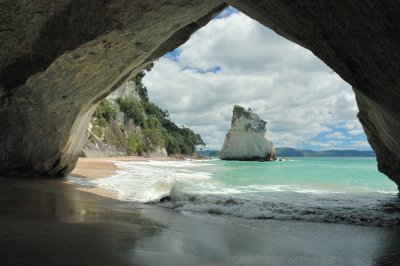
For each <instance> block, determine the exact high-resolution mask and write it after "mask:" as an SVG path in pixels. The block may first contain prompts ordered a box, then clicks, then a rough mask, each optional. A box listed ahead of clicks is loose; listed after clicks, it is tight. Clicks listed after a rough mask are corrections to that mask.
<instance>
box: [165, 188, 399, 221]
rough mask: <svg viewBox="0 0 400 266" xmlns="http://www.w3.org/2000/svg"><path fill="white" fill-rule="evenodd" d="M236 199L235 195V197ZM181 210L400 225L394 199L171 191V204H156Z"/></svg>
mask: <svg viewBox="0 0 400 266" xmlns="http://www.w3.org/2000/svg"><path fill="white" fill-rule="evenodd" d="M236 196H237V195H236ZM159 205H160V206H162V207H167V208H174V209H177V210H181V211H192V212H202V213H211V214H223V215H230V216H237V217H242V218H247V219H277V220H303V221H310V222H329V223H345V224H357V225H372V226H399V225H400V206H399V203H398V202H396V200H395V199H394V198H387V203H382V202H381V200H377V199H370V198H369V199H366V198H362V199H359V200H352V199H350V198H346V197H345V198H344V199H341V198H340V197H338V198H336V199H332V198H317V199H315V198H314V199H306V198H296V200H290V199H287V200H286V201H282V199H280V201H279V200H276V199H273V200H267V199H262V198H252V199H251V198H246V197H232V196H228V197H227V196H224V195H199V194H187V193H182V192H180V191H179V190H177V189H173V190H172V192H171V201H170V202H164V203H160V204H159Z"/></svg>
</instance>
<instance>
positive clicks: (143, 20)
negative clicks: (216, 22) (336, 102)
mask: <svg viewBox="0 0 400 266" xmlns="http://www.w3.org/2000/svg"><path fill="white" fill-rule="evenodd" d="M74 3H75V4H74ZM226 3H227V4H230V5H232V6H234V7H235V8H237V9H238V10H240V11H242V12H243V13H245V14H246V15H248V16H250V17H252V18H253V19H255V20H257V21H259V22H260V23H262V24H263V25H265V26H267V27H269V28H271V29H272V30H274V31H275V32H277V33H278V34H280V35H282V36H284V37H285V38H287V39H289V40H291V41H293V42H296V43H298V44H299V45H301V46H303V47H305V48H307V49H309V50H310V51H312V52H313V53H314V54H315V55H316V56H317V57H319V58H320V59H321V60H322V61H324V62H325V63H326V64H327V65H328V66H330V67H331V68H332V69H333V70H334V71H335V72H336V73H338V74H339V75H340V76H341V77H342V78H343V79H344V80H345V81H347V82H348V83H349V84H351V85H352V86H353V90H354V92H355V94H356V100H357V103H358V107H359V114H358V117H359V119H360V121H361V123H362V125H363V127H364V130H365V132H366V134H367V136H368V140H369V143H370V144H371V146H372V148H373V149H374V151H375V152H376V154H377V159H378V168H379V170H380V171H381V172H383V173H384V174H386V175H387V176H389V177H390V178H391V179H392V180H393V181H394V182H396V183H397V185H400V158H399V156H400V141H399V137H400V118H398V114H399V111H400V105H399V104H398V103H399V100H400V87H399V86H400V76H399V75H398V73H399V72H400V64H399V63H398V62H400V52H399V50H398V43H399V40H400V39H399V36H400V20H399V19H398V16H397V14H398V12H399V11H400V3H399V2H395V1H389V2H388V1H383V0H381V1H374V2H368V3H367V4H360V3H358V2H355V1H322V2H321V1H320V2H315V1H299V0H296V1H292V0H284V1H281V0H272V1H269V0H268V1H267V0H260V1H250V0H226ZM226 3H225V2H224V1H219V0H213V1H205V0H197V1H184V0H175V1H133V2H132V1H128V0H108V1H94V0H93V1H88V2H87V4H85V5H80V6H79V8H80V9H79V11H80V12H77V11H76V9H74V7H76V1H75V0H60V1H57V2H55V3H48V1H45V0H37V1H34V2H29V3H27V2H26V1H22V0H17V1H15V0H6V1H3V2H2V3H1V4H0V5H1V6H0V14H1V16H0V25H1V28H0V39H1V40H2V42H1V43H0V46H1V50H0V125H1V130H0V150H1V151H2V152H1V154H0V172H3V173H11V172H18V173H24V172H26V173H32V172H34V173H37V174H45V175H65V174H66V173H68V172H69V171H71V170H72V168H73V167H74V165H75V163H76V160H77V156H78V154H79V151H80V148H81V145H82V141H81V140H82V139H83V138H82V136H83V135H84V134H85V130H86V125H87V123H88V121H89V118H90V115H91V113H92V112H93V111H94V108H95V107H96V104H97V103H98V102H99V101H100V100H101V99H103V98H104V97H105V96H106V95H107V94H108V93H109V92H111V91H113V90H114V89H115V88H117V87H118V85H119V84H120V83H121V82H124V81H125V80H127V79H128V78H129V77H132V76H133V75H135V74H136V73H138V72H139V71H140V70H142V69H143V68H144V67H145V66H146V65H147V64H148V63H150V62H151V61H153V60H155V59H157V58H158V57H160V56H162V55H163V54H165V53H166V52H168V51H169V50H171V49H173V48H176V47H177V46H179V45H180V44H182V43H183V42H185V41H186V40H187V39H188V38H189V36H190V34H191V33H193V32H194V31H195V30H197V29H198V28H200V27H202V26H204V25H205V24H206V23H207V22H208V21H209V20H210V19H211V18H212V17H213V16H214V15H216V14H218V13H219V12H221V11H222V10H223V9H224V8H225V7H226V6H227V4H226ZM82 14H87V16H82ZM99 14H101V16H100V15H99ZM77 25H83V26H84V27H83V28H84V29H90V28H96V29H98V30H93V31H91V30H83V28H82V29H81V30H76V31H74V30H71V29H74V27H77ZM99 26H101V27H100V28H99ZM78 29H79V26H78ZM66 32H67V33H68V34H65V33H66ZM67 37H68V38H67ZM46 40H47V41H46ZM65 42H66V43H68V42H69V44H65ZM60 43H63V45H60V46H58V44H60ZM55 47H56V48H55ZM46 51H50V52H49V53H46ZM20 71H22V74H21V76H20V77H10V75H19V72H20Z"/></svg>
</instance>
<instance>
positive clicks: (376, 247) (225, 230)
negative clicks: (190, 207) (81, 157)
mask: <svg viewBox="0 0 400 266" xmlns="http://www.w3.org/2000/svg"><path fill="white" fill-rule="evenodd" d="M75 187H76V186H75V185H72V184H67V183H65V182H63V181H62V180H26V179H20V180H19V179H17V180H15V179H5V178H0V256H1V265H363V266H364V265H374V264H375V263H377V262H381V264H380V265H395V264H386V263H385V261H384V258H382V256H384V255H391V256H388V257H386V259H387V260H392V261H394V262H395V263H397V262H398V261H399V260H398V258H399V257H396V256H394V254H400V230H399V229H391V228H377V227H363V226H351V225H339V224H321V223H306V222H296V221H274V220H245V219H239V218H232V217H224V216H215V215H205V214H193V213H181V212H177V211H173V210H166V209H159V208H156V207H154V206H151V205H149V206H145V207H138V206H135V205H134V204H133V203H131V202H121V201H117V200H114V199H109V198H105V197H101V196H98V195H94V194H90V193H87V192H83V191H79V190H76V189H75ZM376 265H378V264H376Z"/></svg>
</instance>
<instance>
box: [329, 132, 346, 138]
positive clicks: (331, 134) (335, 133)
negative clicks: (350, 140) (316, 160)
mask: <svg viewBox="0 0 400 266" xmlns="http://www.w3.org/2000/svg"><path fill="white" fill-rule="evenodd" d="M326 138H327V139H345V138H346V136H345V135H343V133H342V132H340V131H335V132H333V133H330V134H327V135H326Z"/></svg>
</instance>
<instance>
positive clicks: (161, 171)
mask: <svg viewBox="0 0 400 266" xmlns="http://www.w3.org/2000/svg"><path fill="white" fill-rule="evenodd" d="M114 163H115V164H116V165H117V167H118V168H119V170H118V171H117V174H116V175H114V176H111V177H107V178H103V179H98V180H93V181H92V182H93V183H94V184H96V185H97V186H99V187H101V188H103V189H107V190H111V191H115V192H117V194H118V197H119V198H120V199H124V200H132V201H137V202H143V203H146V202H154V201H159V200H160V199H162V198H164V197H166V196H169V194H170V192H171V190H172V188H173V187H174V186H175V184H176V182H180V183H183V184H185V183H193V182H196V181H198V180H208V179H211V175H210V174H209V173H207V172H201V171H194V170H191V169H192V168H194V167H198V166H202V165H204V164H200V163H196V162H193V161H144V162H114Z"/></svg>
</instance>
